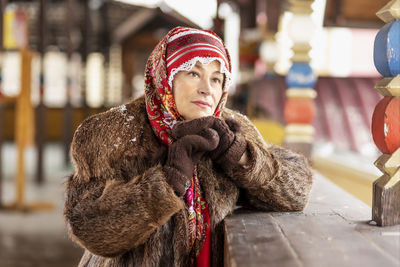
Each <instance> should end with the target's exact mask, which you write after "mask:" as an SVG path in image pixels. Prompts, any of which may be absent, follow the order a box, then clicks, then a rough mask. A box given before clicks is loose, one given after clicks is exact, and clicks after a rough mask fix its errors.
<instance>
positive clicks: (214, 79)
mask: <svg viewBox="0 0 400 267" xmlns="http://www.w3.org/2000/svg"><path fill="white" fill-rule="evenodd" d="M213 82H215V83H221V79H220V78H213Z"/></svg>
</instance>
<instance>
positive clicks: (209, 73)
mask: <svg viewBox="0 0 400 267" xmlns="http://www.w3.org/2000/svg"><path fill="white" fill-rule="evenodd" d="M223 83H224V74H222V73H221V72H220V63H219V62H218V61H216V60H214V61H213V62H211V63H210V64H208V65H203V64H201V63H200V62H197V63H196V65H195V66H194V67H193V68H192V69H191V70H189V71H180V72H178V73H177V74H176V75H175V77H174V80H173V83H172V93H173V95H174V99H175V103H176V107H177V109H178V112H179V113H180V114H181V115H182V116H183V117H184V118H185V120H193V119H197V118H200V117H205V116H210V115H213V114H214V111H215V109H216V107H217V105H218V103H219V100H220V99H221V96H222V86H223Z"/></svg>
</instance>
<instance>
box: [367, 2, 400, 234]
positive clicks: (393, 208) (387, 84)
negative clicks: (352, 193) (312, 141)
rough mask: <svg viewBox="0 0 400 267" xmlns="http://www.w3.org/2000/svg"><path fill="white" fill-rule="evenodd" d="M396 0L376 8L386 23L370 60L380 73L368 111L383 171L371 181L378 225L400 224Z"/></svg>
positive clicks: (399, 40) (399, 75) (399, 44)
mask: <svg viewBox="0 0 400 267" xmlns="http://www.w3.org/2000/svg"><path fill="white" fill-rule="evenodd" d="M399 5H400V0H395V1H391V2H389V3H388V4H387V5H386V6H385V7H383V8H382V9H381V10H379V11H378V12H377V16H378V17H379V18H380V19H382V20H383V21H384V22H385V23H386V25H385V26H383V28H382V29H381V30H380V31H379V32H378V34H377V35H376V37H375V44H374V63H375V67H376V69H377V70H378V71H379V73H380V74H381V75H382V76H383V79H382V80H381V81H379V82H378V83H377V84H376V86H375V89H376V90H377V91H378V92H379V93H381V94H382V95H383V96H384V98H383V99H382V100H381V101H379V102H378V104H377V105H376V107H375V110H374V113H373V115H372V136H373V138H374V142H375V144H376V146H377V147H378V148H379V150H380V151H381V152H382V153H383V155H382V156H380V157H379V158H378V159H377V161H376V162H375V165H376V166H377V167H378V168H379V169H380V170H381V171H382V172H383V175H382V176H381V177H380V178H378V179H377V180H376V181H375V182H374V184H373V200H372V219H373V220H374V221H375V222H376V223H377V224H378V225H379V226H389V225H395V224H400V89H399V88H400V55H399V53H400V38H399V34H400V20H399V19H400V14H399V12H398V7H399Z"/></svg>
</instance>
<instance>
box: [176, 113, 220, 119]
mask: <svg viewBox="0 0 400 267" xmlns="http://www.w3.org/2000/svg"><path fill="white" fill-rule="evenodd" d="M211 115H213V114H211V113H210V112H192V113H190V114H189V116H183V117H184V118H185V120H188V121H190V120H194V119H199V118H202V117H207V116H211Z"/></svg>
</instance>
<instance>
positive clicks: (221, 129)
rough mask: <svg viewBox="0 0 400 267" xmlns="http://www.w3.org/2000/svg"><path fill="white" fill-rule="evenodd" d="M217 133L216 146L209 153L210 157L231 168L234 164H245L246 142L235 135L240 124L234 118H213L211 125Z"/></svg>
mask: <svg viewBox="0 0 400 267" xmlns="http://www.w3.org/2000/svg"><path fill="white" fill-rule="evenodd" d="M211 128H212V129H214V130H216V131H217V133H218V135H219V144H218V146H217V148H216V149H215V150H214V151H212V152H211V153H210V158H211V159H212V160H213V161H215V162H216V163H217V164H219V165H220V166H221V167H223V168H232V167H233V166H234V165H236V164H239V165H245V164H246V163H247V161H248V158H247V154H246V147H247V143H246V140H244V139H243V138H242V137H240V136H239V135H237V133H239V132H240V124H239V123H238V122H237V121H235V120H234V119H226V120H225V121H224V120H222V119H219V118H214V123H213V125H212V126H211Z"/></svg>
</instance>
